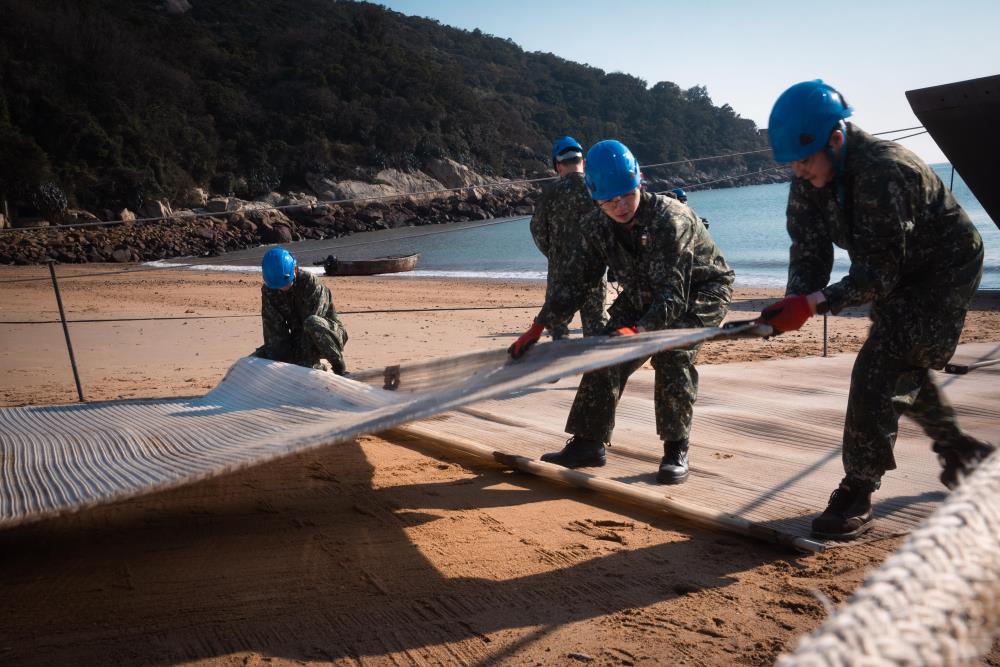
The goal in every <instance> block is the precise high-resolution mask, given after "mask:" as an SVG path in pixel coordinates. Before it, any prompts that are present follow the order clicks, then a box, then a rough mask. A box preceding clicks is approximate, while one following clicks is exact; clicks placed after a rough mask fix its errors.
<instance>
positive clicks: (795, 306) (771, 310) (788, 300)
mask: <svg viewBox="0 0 1000 667" xmlns="http://www.w3.org/2000/svg"><path fill="white" fill-rule="evenodd" d="M812 315H813V311H812V308H811V307H810V306H809V299H808V298H807V297H805V296H803V295H800V294H799V295H795V296H786V297H785V298H784V299H782V300H781V301H778V302H775V303H772V304H771V305H770V306H768V307H767V308H765V309H764V310H763V311H761V313H760V321H761V322H763V323H764V324H770V325H771V328H773V329H774V332H775V333H784V332H785V331H795V330H796V329H800V328H802V325H803V324H805V323H806V320H808V319H809V318H810V317H812Z"/></svg>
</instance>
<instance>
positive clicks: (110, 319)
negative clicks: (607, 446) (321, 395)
mask: <svg viewBox="0 0 1000 667" xmlns="http://www.w3.org/2000/svg"><path fill="white" fill-rule="evenodd" d="M539 308H541V306H457V307H455V308H387V309H383V310H338V311H337V314H338V315H377V314H385V313H453V312H459V311H464V310H527V309H535V310H537V309H539ZM241 317H256V318H260V313H252V314H247V313H241V314H239V315H189V316H187V315H169V316H163V317H106V318H95V319H89V320H66V323H67V324H94V323H97V322H160V321H163V320H227V319H238V318H241ZM61 323H62V320H6V321H0V324H61Z"/></svg>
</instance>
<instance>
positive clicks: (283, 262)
mask: <svg viewBox="0 0 1000 667" xmlns="http://www.w3.org/2000/svg"><path fill="white" fill-rule="evenodd" d="M295 266H296V262H295V258H294V257H292V254H291V253H290V252H288V251H287V250H285V249H284V248H271V249H270V250H268V251H267V252H266V253H264V259H262V260H261V262H260V270H261V273H263V274H264V284H265V285H267V286H268V287H270V288H271V289H284V288H286V287H288V286H289V285H291V284H292V283H293V282H295Z"/></svg>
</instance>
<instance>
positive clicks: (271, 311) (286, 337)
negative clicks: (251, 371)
mask: <svg viewBox="0 0 1000 667" xmlns="http://www.w3.org/2000/svg"><path fill="white" fill-rule="evenodd" d="M260 300H261V305H260V319H261V324H262V326H263V328H264V347H265V348H266V351H267V356H268V358H271V359H276V360H278V361H280V360H282V359H283V356H284V355H285V353H286V352H287V351H288V349H289V346H290V345H291V342H292V341H291V334H290V332H289V328H288V322H286V321H285V318H284V316H283V315H282V314H281V312H280V311H279V310H278V309H277V308H276V307H275V305H274V301H273V300H272V297H271V295H269V294H268V290H267V288H261V291H260Z"/></svg>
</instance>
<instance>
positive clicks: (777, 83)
mask: <svg viewBox="0 0 1000 667" xmlns="http://www.w3.org/2000/svg"><path fill="white" fill-rule="evenodd" d="M379 4H382V5H383V6H385V7H387V8H389V9H392V10H395V11H398V12H401V13H403V14H407V15H411V16H423V17H427V18H432V19H435V20H437V21H439V22H441V23H442V24H445V25H450V26H454V27H457V28H463V29H466V30H473V29H474V28H479V29H480V30H482V31H483V32H485V33H489V34H492V35H496V36H497V37H502V38H510V39H511V40H513V41H514V42H515V43H516V44H518V45H519V46H520V47H521V48H523V49H525V50H526V51H544V52H550V53H553V54H555V55H557V56H560V57H562V58H566V59H567V60H572V61H575V62H580V63H586V64H588V65H592V66H594V67H598V68H600V69H602V70H604V71H606V72H625V73H627V74H631V75H634V76H637V77H639V78H641V79H644V80H645V81H646V82H647V84H648V85H650V86H652V85H653V84H655V83H657V82H659V81H672V82H674V83H676V84H677V85H679V86H680V87H681V88H685V89H686V88H690V87H691V86H696V85H701V86H705V87H706V88H707V89H708V93H709V95H710V96H711V98H712V101H713V102H714V103H715V104H716V105H722V104H729V105H730V106H731V107H732V108H733V109H734V111H735V112H736V113H738V114H739V115H740V116H742V117H744V118H749V119H751V120H753V121H754V122H756V123H757V125H758V127H762V128H763V127H766V126H767V118H768V115H769V114H770V111H771V105H772V104H773V103H774V100H775V99H776V98H777V96H778V95H779V94H780V93H781V92H782V91H783V90H784V89H785V88H787V87H788V86H790V85H791V84H793V83H796V82H798V81H803V80H807V79H817V78H820V79H823V80H825V81H826V82H827V83H829V84H831V85H833V86H834V87H836V88H837V89H838V90H840V92H841V93H843V95H844V97H845V98H846V99H847V101H848V102H849V103H850V104H851V105H852V106H853V107H854V109H855V112H854V117H853V118H852V121H854V122H856V123H857V124H858V125H859V126H860V127H862V128H863V129H865V130H867V131H868V132H882V131H888V130H897V129H901V128H907V127H913V126H916V125H920V122H919V121H918V120H917V118H916V116H914V114H913V112H912V111H911V109H910V106H909V104H908V103H907V101H906V97H905V92H906V91H907V90H912V89H915V88H924V87H927V86H935V85H940V84H944V83H952V82H954V81H963V80H966V79H974V78H978V77H983V76H990V75H994V74H1000V31H998V26H1000V0H955V1H953V2H951V3H946V2H940V1H939V2H926V1H924V0H909V1H906V2H904V1H902V0H867V1H866V2H861V1H858V0H842V1H840V2H790V1H788V0H743V1H740V2H736V1H730V0H701V1H700V2H695V1H692V0H687V1H686V2H673V1H671V0H660V1H656V0H632V1H631V2H607V1H606V0H605V1H593V0H577V1H576V2H572V3H570V2H565V1H564V2H552V1H551V0H550V1H549V2H545V1H544V0H505V1H504V2H502V3H501V2H486V1H483V0H383V1H381V2H379ZM906 134H910V133H901V134H900V135H897V136H905V135H906ZM889 138H892V137H889ZM902 143H904V145H906V146H907V147H908V148H910V149H911V150H913V151H915V152H916V153H917V154H918V155H920V156H921V157H922V158H923V159H924V160H925V161H927V162H931V163H933V162H944V161H945V157H944V155H943V153H942V152H941V150H940V149H939V148H938V147H937V145H936V144H935V143H934V141H933V140H932V139H931V138H930V137H929V136H928V135H923V136H919V137H913V138H911V139H906V140H903V142H902Z"/></svg>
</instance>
